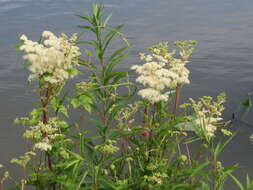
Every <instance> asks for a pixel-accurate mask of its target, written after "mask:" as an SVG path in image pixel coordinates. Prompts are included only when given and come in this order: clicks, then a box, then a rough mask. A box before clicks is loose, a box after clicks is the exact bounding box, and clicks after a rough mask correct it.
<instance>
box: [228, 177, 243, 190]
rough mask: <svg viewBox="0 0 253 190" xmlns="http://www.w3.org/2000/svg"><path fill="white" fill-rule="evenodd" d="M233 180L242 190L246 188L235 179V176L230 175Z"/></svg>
mask: <svg viewBox="0 0 253 190" xmlns="http://www.w3.org/2000/svg"><path fill="white" fill-rule="evenodd" d="M230 176H231V178H232V179H233V180H234V182H235V183H236V184H237V186H238V187H239V188H240V190H244V187H243V185H242V184H241V183H240V181H239V180H238V179H237V178H236V177H235V176H233V175H232V174H230Z"/></svg>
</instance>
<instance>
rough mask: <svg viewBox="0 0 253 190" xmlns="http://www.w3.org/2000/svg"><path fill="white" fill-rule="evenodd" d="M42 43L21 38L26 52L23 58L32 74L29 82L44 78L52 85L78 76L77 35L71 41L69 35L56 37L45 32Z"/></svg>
mask: <svg viewBox="0 0 253 190" xmlns="http://www.w3.org/2000/svg"><path fill="white" fill-rule="evenodd" d="M41 38H42V40H41V42H40V43H39V42H33V41H31V40H29V39H28V38H27V37H26V36H25V35H22V36H21V37H20V40H22V41H23V44H22V45H21V46H20V50H22V51H24V52H25V55H24V56H23V58H24V59H25V60H26V61H27V62H28V63H29V66H28V70H29V71H30V72H31V74H30V75H29V78H28V80H29V81H31V80H33V79H38V78H41V77H44V80H45V81H46V82H49V83H51V84H55V83H60V82H63V81H64V80H66V79H68V78H71V77H73V76H75V75H76V74H77V72H75V71H76V70H75V68H74V67H73V66H74V64H75V63H78V62H77V61H78V59H77V58H78V57H79V56H80V55H81V53H80V50H79V48H78V47H77V46H75V42H76V40H77V35H76V34H74V35H73V36H72V37H71V38H70V39H68V37H67V35H65V34H61V36H60V37H57V36H55V35H54V34H53V33H52V32H50V31H44V32H43V33H42V35H41Z"/></svg>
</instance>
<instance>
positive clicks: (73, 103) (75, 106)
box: [70, 98, 81, 109]
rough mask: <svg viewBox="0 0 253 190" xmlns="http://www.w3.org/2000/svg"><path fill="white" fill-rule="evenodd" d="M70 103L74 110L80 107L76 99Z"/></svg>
mask: <svg viewBox="0 0 253 190" xmlns="http://www.w3.org/2000/svg"><path fill="white" fill-rule="evenodd" d="M70 103H71V105H72V106H73V107H74V108H75V109H76V108H78V107H80V106H81V103H80V102H79V100H78V98H72V100H71V102H70Z"/></svg>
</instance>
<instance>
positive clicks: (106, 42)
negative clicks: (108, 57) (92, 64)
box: [102, 25, 123, 54]
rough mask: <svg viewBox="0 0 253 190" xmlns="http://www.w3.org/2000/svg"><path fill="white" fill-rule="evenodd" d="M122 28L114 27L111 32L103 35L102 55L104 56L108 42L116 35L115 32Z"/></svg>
mask: <svg viewBox="0 0 253 190" xmlns="http://www.w3.org/2000/svg"><path fill="white" fill-rule="evenodd" d="M122 27H123V25H119V26H116V27H114V28H113V29H111V31H110V32H108V33H107V34H106V35H105V37H104V40H103V42H104V47H103V50H102V52H103V54H104V52H105V50H106V48H107V47H108V45H109V44H110V42H111V41H112V39H113V38H114V36H115V35H116V34H117V32H118V31H119V30H121V29H122Z"/></svg>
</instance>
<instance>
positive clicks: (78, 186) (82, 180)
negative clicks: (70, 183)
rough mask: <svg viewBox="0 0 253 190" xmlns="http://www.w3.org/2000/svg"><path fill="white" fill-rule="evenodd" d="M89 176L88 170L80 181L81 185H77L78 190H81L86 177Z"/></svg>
mask: <svg viewBox="0 0 253 190" xmlns="http://www.w3.org/2000/svg"><path fill="white" fill-rule="evenodd" d="M87 175H88V170H87V171H86V172H84V174H83V176H82V179H81V180H80V182H79V184H78V185H77V188H76V190H79V189H80V187H81V185H82V183H83V182H84V179H85V177H86V176H87Z"/></svg>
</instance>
